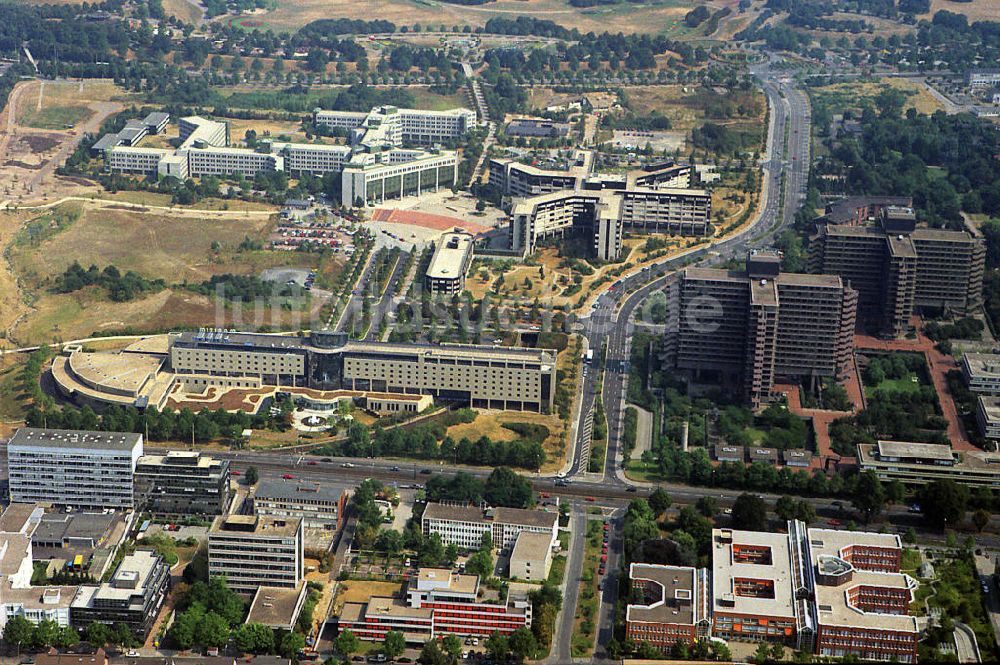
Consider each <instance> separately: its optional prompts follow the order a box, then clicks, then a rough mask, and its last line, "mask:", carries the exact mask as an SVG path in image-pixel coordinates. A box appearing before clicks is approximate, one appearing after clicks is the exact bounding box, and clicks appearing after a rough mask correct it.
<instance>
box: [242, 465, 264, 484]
mask: <svg viewBox="0 0 1000 665" xmlns="http://www.w3.org/2000/svg"><path fill="white" fill-rule="evenodd" d="M243 477H244V478H246V481H247V485H256V484H257V481H258V480H260V472H259V471H257V467H255V466H250V467H247V472H246V475H244V476H243Z"/></svg>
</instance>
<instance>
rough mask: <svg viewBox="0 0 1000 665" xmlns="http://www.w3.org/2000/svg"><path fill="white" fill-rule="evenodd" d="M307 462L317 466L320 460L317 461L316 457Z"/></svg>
mask: <svg viewBox="0 0 1000 665" xmlns="http://www.w3.org/2000/svg"><path fill="white" fill-rule="evenodd" d="M306 464H308V465H309V466H316V465H317V464H319V462H317V461H316V460H314V459H311V460H309V461H308V462H306Z"/></svg>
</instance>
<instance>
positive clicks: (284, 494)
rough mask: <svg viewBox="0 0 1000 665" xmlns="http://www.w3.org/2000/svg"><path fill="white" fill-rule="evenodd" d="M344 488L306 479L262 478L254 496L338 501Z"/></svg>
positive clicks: (288, 499) (290, 499) (287, 499)
mask: <svg viewBox="0 0 1000 665" xmlns="http://www.w3.org/2000/svg"><path fill="white" fill-rule="evenodd" d="M343 493H344V490H343V488H341V487H337V486H333V485H328V484H324V483H318V482H313V481H306V480H285V479H283V478H262V479H261V481H260V484H259V485H257V490H256V491H255V492H254V497H259V498H262V499H281V500H285V501H295V500H307V501H327V502H330V503H336V502H338V501H340V497H341V495H343Z"/></svg>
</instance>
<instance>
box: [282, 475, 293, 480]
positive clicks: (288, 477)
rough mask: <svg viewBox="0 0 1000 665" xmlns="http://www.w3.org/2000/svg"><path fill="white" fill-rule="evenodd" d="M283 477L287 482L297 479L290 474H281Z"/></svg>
mask: <svg viewBox="0 0 1000 665" xmlns="http://www.w3.org/2000/svg"><path fill="white" fill-rule="evenodd" d="M281 477H282V478H284V479H285V480H293V479H294V478H295V476H293V475H292V474H290V473H283V474H281Z"/></svg>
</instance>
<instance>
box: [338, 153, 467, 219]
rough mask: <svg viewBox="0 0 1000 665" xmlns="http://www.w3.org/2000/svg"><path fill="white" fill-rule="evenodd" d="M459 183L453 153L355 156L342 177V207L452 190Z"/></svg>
mask: <svg viewBox="0 0 1000 665" xmlns="http://www.w3.org/2000/svg"><path fill="white" fill-rule="evenodd" d="M457 181H458V153H456V152H455V151H453V150H434V151H431V152H427V151H423V150H403V149H395V148H393V149H390V150H384V151H381V152H374V153H356V154H355V155H354V156H353V157H351V160H350V161H349V162H348V163H347V164H346V165H345V166H344V170H343V173H342V175H341V180H340V186H341V194H340V197H341V205H343V206H344V207H346V208H350V207H351V206H358V205H359V204H360V205H369V204H376V203H383V202H385V201H388V200H390V199H401V198H403V197H406V196H420V195H422V194H426V193H429V192H437V191H439V190H441V189H451V187H452V186H453V185H454V184H455V183H456V182H457Z"/></svg>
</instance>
